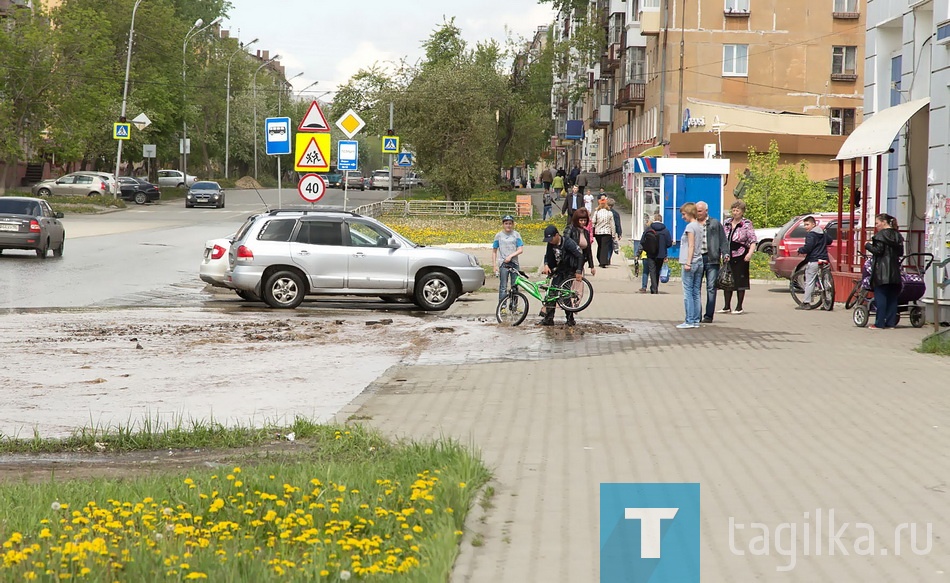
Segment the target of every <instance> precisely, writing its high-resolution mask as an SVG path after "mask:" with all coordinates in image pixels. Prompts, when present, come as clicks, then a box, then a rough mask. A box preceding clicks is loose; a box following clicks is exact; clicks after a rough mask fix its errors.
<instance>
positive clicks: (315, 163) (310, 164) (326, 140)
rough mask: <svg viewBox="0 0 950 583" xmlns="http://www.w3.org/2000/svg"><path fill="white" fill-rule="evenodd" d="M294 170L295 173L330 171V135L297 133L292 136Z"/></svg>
mask: <svg viewBox="0 0 950 583" xmlns="http://www.w3.org/2000/svg"><path fill="white" fill-rule="evenodd" d="M294 141H295V142H296V147H295V148H294V160H295V162H294V170H296V171H297V172H329V171H330V134H326V133H324V134H305V133H298V134H297V135H296V136H294Z"/></svg>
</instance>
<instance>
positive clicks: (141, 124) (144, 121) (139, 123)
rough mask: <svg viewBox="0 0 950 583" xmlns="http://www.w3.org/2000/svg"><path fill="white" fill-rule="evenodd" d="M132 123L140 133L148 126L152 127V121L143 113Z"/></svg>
mask: <svg viewBox="0 0 950 583" xmlns="http://www.w3.org/2000/svg"><path fill="white" fill-rule="evenodd" d="M132 123H134V124H135V127H137V128H138V129H139V131H142V130H144V129H145V128H147V127H148V126H150V125H152V120H150V119H149V118H148V116H147V115H145V114H144V113H140V114H139V115H138V117H136V118H135V119H133V120H132Z"/></svg>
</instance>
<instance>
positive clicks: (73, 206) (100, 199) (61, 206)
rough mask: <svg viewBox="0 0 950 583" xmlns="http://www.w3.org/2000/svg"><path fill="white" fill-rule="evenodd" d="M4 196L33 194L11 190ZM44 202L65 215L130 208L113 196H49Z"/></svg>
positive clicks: (30, 195) (26, 191)
mask: <svg viewBox="0 0 950 583" xmlns="http://www.w3.org/2000/svg"><path fill="white" fill-rule="evenodd" d="M4 196H28V197H33V193H31V192H30V191H28V190H22V191H14V190H9V191H7V193H6V194H5V195H4ZM34 198H35V197H34ZM43 200H45V201H47V202H48V203H49V205H50V207H52V209H53V212H61V213H63V214H64V215H70V214H95V213H101V212H102V211H104V210H108V209H110V208H125V207H126V206H128V205H126V203H125V201H124V200H122V199H121V198H112V197H111V196H47V197H44V198H43Z"/></svg>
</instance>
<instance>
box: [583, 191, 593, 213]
mask: <svg viewBox="0 0 950 583" xmlns="http://www.w3.org/2000/svg"><path fill="white" fill-rule="evenodd" d="M582 190H583V188H582ZM584 208H586V209H587V212H588V213H590V214H594V195H593V193H591V192H586V193H584Z"/></svg>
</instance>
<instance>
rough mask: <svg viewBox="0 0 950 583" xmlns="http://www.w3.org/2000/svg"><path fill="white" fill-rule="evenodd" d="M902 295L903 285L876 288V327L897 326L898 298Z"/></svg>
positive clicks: (892, 284) (894, 284)
mask: <svg viewBox="0 0 950 583" xmlns="http://www.w3.org/2000/svg"><path fill="white" fill-rule="evenodd" d="M900 293H901V284H899V283H888V284H885V285H878V286H874V305H875V306H876V309H877V314H876V315H875V318H874V325H875V326H877V327H878V328H893V327H894V326H897V297H898V296H899V295H900Z"/></svg>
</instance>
